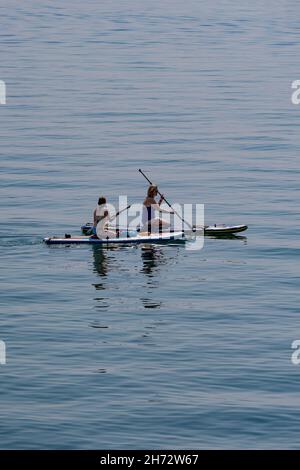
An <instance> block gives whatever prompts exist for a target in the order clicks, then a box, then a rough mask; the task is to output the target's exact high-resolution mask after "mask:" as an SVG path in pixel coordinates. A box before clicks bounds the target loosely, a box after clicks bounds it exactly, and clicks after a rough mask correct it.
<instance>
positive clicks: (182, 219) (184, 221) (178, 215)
mask: <svg viewBox="0 0 300 470" xmlns="http://www.w3.org/2000/svg"><path fill="white" fill-rule="evenodd" d="M139 172H140V173H141V174H142V175H143V177H144V178H145V179H146V180H147V181H148V183H149V184H151V185H152V182H151V181H150V180H149V178H148V177H147V176H146V175H145V173H144V172H143V171H142V170H141V169H140V168H139ZM157 192H158V194H159V195H160V197H161V198H162V199H163V200H164V201H165V203H166V204H167V205H168V206H169V207H170V209H172V211H173V212H174V214H176V215H177V217H178V218H179V219H180V220H181V221H182V222H183V223H184V224H186V225H187V226H188V227H189V228H190V229H191V230H192V231H193V232H194V231H195V228H194V227H192V226H191V225H190V224H189V223H188V222H186V220H184V218H183V217H181V215H180V214H178V212H176V211H175V210H174V209H173V207H172V206H171V204H170V203H169V202H168V201H167V200H166V198H165V197H164V196H163V195H162V194H161V192H160V191H159V190H158V189H157Z"/></svg>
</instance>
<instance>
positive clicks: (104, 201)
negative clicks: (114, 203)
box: [98, 196, 106, 206]
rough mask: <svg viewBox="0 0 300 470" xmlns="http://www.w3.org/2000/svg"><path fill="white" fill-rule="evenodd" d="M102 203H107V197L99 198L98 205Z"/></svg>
mask: <svg viewBox="0 0 300 470" xmlns="http://www.w3.org/2000/svg"><path fill="white" fill-rule="evenodd" d="M102 204H106V198H105V197H103V196H101V197H99V199H98V206H101V205H102Z"/></svg>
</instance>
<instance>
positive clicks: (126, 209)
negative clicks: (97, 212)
mask: <svg viewBox="0 0 300 470" xmlns="http://www.w3.org/2000/svg"><path fill="white" fill-rule="evenodd" d="M130 207H131V204H130V205H129V206H127V207H125V209H122V210H121V211H119V212H117V213H116V214H115V215H113V216H112V217H110V219H108V222H111V221H112V220H114V219H116V218H117V217H118V216H119V215H120V214H122V212H125V211H128V209H130Z"/></svg>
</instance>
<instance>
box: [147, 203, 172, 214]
mask: <svg viewBox="0 0 300 470" xmlns="http://www.w3.org/2000/svg"><path fill="white" fill-rule="evenodd" d="M152 207H153V209H155V210H156V211H159V212H163V213H164V214H174V211H173V210H169V209H163V208H162V207H160V205H159V204H157V202H156V203H155V204H152Z"/></svg>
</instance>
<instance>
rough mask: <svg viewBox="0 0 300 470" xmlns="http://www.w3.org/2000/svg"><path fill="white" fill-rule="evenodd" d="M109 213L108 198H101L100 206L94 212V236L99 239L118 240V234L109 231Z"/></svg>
mask: <svg viewBox="0 0 300 470" xmlns="http://www.w3.org/2000/svg"><path fill="white" fill-rule="evenodd" d="M108 222H109V212H108V208H107V205H106V198H105V197H103V196H102V197H99V199H98V205H97V207H96V209H95V210H94V225H93V234H94V235H97V237H98V238H116V236H117V235H116V232H114V231H113V230H109V228H108Z"/></svg>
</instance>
